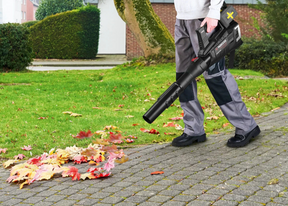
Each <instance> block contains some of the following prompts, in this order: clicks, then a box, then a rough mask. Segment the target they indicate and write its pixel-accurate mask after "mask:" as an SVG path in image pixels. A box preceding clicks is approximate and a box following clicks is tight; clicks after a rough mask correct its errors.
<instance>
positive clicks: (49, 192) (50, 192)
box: [35, 190, 57, 197]
mask: <svg viewBox="0 0 288 206" xmlns="http://www.w3.org/2000/svg"><path fill="white" fill-rule="evenodd" d="M55 193H57V191H53V190H50V191H49V190H46V191H42V192H39V193H38V194H36V195H35V196H43V197H49V196H51V195H54V194H55Z"/></svg>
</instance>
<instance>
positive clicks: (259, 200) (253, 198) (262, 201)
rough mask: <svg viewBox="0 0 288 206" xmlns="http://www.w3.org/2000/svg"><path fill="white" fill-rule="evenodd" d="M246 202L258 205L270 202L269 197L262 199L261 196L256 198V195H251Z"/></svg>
mask: <svg viewBox="0 0 288 206" xmlns="http://www.w3.org/2000/svg"><path fill="white" fill-rule="evenodd" d="M247 200H248V201H251V202H258V203H268V202H270V201H271V198H270V197H263V196H258V195H253V196H251V197H249V198H248V199H247Z"/></svg>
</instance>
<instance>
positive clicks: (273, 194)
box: [256, 190, 278, 197]
mask: <svg viewBox="0 0 288 206" xmlns="http://www.w3.org/2000/svg"><path fill="white" fill-rule="evenodd" d="M256 195H257V196H258V195H259V196H264V197H276V196H278V192H275V191H270V190H260V191H257V192H256Z"/></svg>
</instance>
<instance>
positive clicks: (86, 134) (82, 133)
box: [72, 130, 94, 139]
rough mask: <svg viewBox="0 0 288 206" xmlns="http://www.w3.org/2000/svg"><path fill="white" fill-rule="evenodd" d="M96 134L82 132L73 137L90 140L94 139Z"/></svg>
mask: <svg viewBox="0 0 288 206" xmlns="http://www.w3.org/2000/svg"><path fill="white" fill-rule="evenodd" d="M93 135H94V134H93V133H92V132H91V131H90V130H88V132H85V131H80V132H79V133H78V134H77V135H76V136H74V135H72V137H74V138H77V139H84V138H89V137H92V136H93Z"/></svg>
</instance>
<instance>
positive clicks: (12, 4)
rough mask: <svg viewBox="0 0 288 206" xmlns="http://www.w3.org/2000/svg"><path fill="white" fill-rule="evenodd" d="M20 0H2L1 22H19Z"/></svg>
mask: <svg viewBox="0 0 288 206" xmlns="http://www.w3.org/2000/svg"><path fill="white" fill-rule="evenodd" d="M21 4H22V0H2V23H3V24H4V23H8V22H10V23H21V20H22V15H21Z"/></svg>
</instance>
